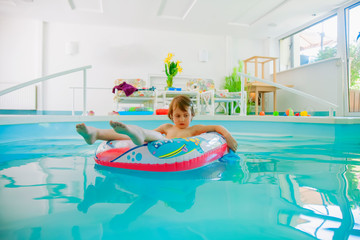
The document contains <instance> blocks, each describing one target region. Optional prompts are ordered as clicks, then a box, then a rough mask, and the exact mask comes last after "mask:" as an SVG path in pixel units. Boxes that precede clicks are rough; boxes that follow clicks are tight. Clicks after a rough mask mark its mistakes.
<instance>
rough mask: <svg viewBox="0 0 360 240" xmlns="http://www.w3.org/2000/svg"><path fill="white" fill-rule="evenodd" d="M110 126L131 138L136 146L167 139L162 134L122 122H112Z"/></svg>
mask: <svg viewBox="0 0 360 240" xmlns="http://www.w3.org/2000/svg"><path fill="white" fill-rule="evenodd" d="M110 125H111V126H112V127H113V128H114V130H115V132H117V133H120V134H125V135H127V136H129V137H130V138H131V140H132V141H133V142H134V143H135V144H136V145H142V144H144V142H151V141H156V140H162V139H166V138H165V137H164V136H163V135H162V134H161V133H159V132H156V131H154V130H148V129H144V128H141V127H139V126H135V125H125V124H123V123H121V122H113V121H110Z"/></svg>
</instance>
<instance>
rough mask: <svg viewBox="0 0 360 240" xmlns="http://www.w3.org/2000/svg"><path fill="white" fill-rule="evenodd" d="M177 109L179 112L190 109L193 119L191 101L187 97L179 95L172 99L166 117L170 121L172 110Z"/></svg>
mask: <svg viewBox="0 0 360 240" xmlns="http://www.w3.org/2000/svg"><path fill="white" fill-rule="evenodd" d="M177 108H179V109H180V110H181V111H187V110H188V108H190V110H191V116H192V117H194V116H195V110H194V106H193V103H192V101H191V99H190V98H189V97H188V96H185V95H179V96H176V97H174V98H173V100H172V101H171V103H170V106H169V112H168V117H169V118H170V119H171V120H173V119H172V115H173V113H174V110H175V109H177Z"/></svg>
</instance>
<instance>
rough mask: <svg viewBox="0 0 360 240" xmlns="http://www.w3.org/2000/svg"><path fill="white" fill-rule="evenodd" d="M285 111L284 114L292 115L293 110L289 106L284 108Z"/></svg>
mask: <svg viewBox="0 0 360 240" xmlns="http://www.w3.org/2000/svg"><path fill="white" fill-rule="evenodd" d="M285 113H286V116H294V110H292V109H291V108H288V109H286V111H285Z"/></svg>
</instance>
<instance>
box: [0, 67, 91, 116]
mask: <svg viewBox="0 0 360 240" xmlns="http://www.w3.org/2000/svg"><path fill="white" fill-rule="evenodd" d="M90 68H92V66H91V65H88V66H84V67H79V68H74V69H71V70H67V71H63V72H58V73H55V74H51V75H48V76H45V77H41V78H36V79H34V80H30V81H28V82H24V83H20V84H18V85H15V86H13V87H10V88H7V89H5V90H2V91H0V96H3V95H5V94H7V93H10V92H13V91H16V90H19V89H21V88H24V87H27V86H30V85H33V84H36V83H39V82H45V81H47V80H50V79H52V78H56V77H61V76H64V75H67V74H70V73H74V72H80V71H83V115H85V114H86V69H90Z"/></svg>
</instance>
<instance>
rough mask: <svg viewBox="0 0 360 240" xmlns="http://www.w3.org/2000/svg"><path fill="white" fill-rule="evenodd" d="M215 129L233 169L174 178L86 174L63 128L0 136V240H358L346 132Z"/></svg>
mask: <svg viewBox="0 0 360 240" xmlns="http://www.w3.org/2000/svg"><path fill="white" fill-rule="evenodd" d="M128 123H134V122H128ZM160 123H162V122H140V125H142V126H143V127H148V128H152V127H154V126H156V125H158V124H160ZM195 123H196V122H195ZM208 123H209V124H219V122H216V123H215V122H208ZM88 124H89V125H92V126H97V127H103V128H105V127H106V128H107V126H108V124H107V123H95V122H94V123H88ZM221 124H222V125H224V126H226V127H227V128H228V129H229V130H230V131H231V132H232V133H233V135H234V137H235V138H236V139H237V141H238V143H239V146H240V149H239V150H238V152H237V154H238V155H239V157H240V159H239V160H235V161H234V160H233V161H230V162H214V163H213V164H211V165H208V166H206V167H203V168H200V169H196V170H192V171H186V172H175V173H151V172H138V171H131V170H122V169H109V168H106V167H99V166H96V165H95V163H94V160H93V157H94V151H95V149H96V146H97V144H98V143H97V144H95V145H92V146H89V145H86V144H84V142H83V140H82V139H81V138H79V136H78V135H77V134H76V133H75V130H74V125H75V123H50V124H48V123H46V124H24V125H7V126H0V150H1V151H0V209H1V211H0V239H316V238H318V239H356V238H360V225H359V224H360V215H359V214H360V209H359V204H360V190H359V189H360V185H359V182H360V180H359V177H360V134H359V133H360V127H359V126H358V125H332V124H295V123H259V122H257V123H250V122H230V121H229V122H221Z"/></svg>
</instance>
